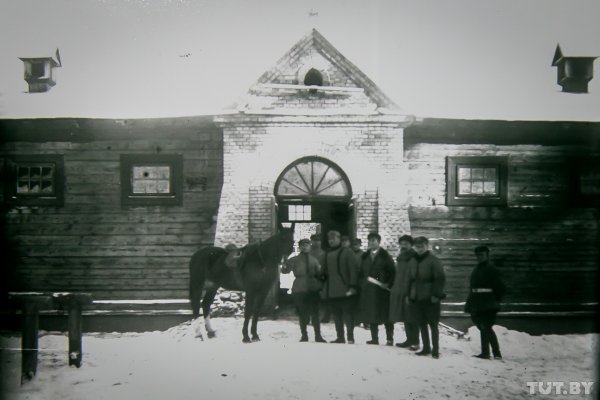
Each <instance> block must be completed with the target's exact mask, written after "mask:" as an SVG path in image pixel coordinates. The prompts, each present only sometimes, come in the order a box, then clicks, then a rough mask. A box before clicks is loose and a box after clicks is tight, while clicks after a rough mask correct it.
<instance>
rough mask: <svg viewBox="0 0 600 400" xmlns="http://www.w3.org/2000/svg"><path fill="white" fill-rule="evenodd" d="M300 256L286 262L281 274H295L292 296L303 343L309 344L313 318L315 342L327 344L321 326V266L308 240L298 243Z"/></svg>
mask: <svg viewBox="0 0 600 400" xmlns="http://www.w3.org/2000/svg"><path fill="white" fill-rule="evenodd" d="M298 246H299V247H300V254H298V255H297V256H294V257H292V258H290V259H289V260H287V261H286V263H285V264H284V265H283V266H282V267H281V273H283V274H288V273H290V271H292V272H293V273H294V277H295V278H296V279H294V284H293V285H292V296H293V297H294V302H295V303H296V307H298V314H299V317H300V333H301V335H302V336H301V338H300V341H301V342H308V332H307V326H308V323H309V320H310V318H311V316H312V319H313V321H314V323H313V328H314V330H315V342H322V343H323V342H325V340H324V339H323V338H322V337H321V325H320V323H319V291H320V290H321V287H322V282H321V279H320V277H321V264H319V261H318V260H317V259H316V258H315V257H313V256H311V255H310V248H311V243H310V240H308V239H302V240H300V241H299V242H298Z"/></svg>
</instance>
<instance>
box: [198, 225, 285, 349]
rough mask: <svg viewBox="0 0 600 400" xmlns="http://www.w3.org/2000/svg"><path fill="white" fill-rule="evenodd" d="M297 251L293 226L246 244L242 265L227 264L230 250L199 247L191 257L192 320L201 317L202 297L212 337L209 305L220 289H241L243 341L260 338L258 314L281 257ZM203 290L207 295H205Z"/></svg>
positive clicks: (207, 324) (253, 340) (213, 333)
mask: <svg viewBox="0 0 600 400" xmlns="http://www.w3.org/2000/svg"><path fill="white" fill-rule="evenodd" d="M293 250H294V233H293V229H290V228H282V229H280V230H279V232H278V233H277V234H275V235H273V236H271V237H269V238H268V239H266V240H264V241H261V242H259V243H256V244H252V245H248V246H246V247H244V248H243V249H242V250H241V251H242V256H241V257H240V262H239V265H237V266H235V267H230V266H227V265H226V263H225V259H226V257H227V254H228V252H227V250H225V249H223V248H221V247H215V246H211V247H205V248H202V249H200V250H198V251H197V252H196V253H194V255H193V256H192V259H191V260H190V288H189V290H190V303H191V306H192V316H193V320H197V318H199V317H200V299H202V314H203V316H204V325H205V328H206V332H207V336H208V337H209V338H213V337H215V336H216V331H215V330H214V329H212V327H211V325H210V306H211V304H212V302H213V300H214V298H215V295H216V293H217V290H218V289H219V288H220V287H222V288H225V289H228V290H239V291H244V292H245V293H246V306H245V308H244V326H243V328H242V335H243V339H242V341H243V342H244V343H250V342H257V341H260V337H259V336H258V332H257V326H258V314H259V312H260V310H261V309H262V307H263V304H264V302H265V299H266V297H267V294H268V293H269V290H270V289H271V288H272V287H273V285H274V284H275V281H276V279H277V276H278V269H279V265H280V263H281V260H282V259H284V258H287V257H288V256H289V255H290V254H291V253H292V252H293ZM202 292H204V295H203V294H202ZM250 318H252V329H251V333H252V338H250V337H249V336H248V324H249V321H250Z"/></svg>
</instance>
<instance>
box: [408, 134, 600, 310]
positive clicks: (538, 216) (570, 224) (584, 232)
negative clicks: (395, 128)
mask: <svg viewBox="0 0 600 400" xmlns="http://www.w3.org/2000/svg"><path fill="white" fill-rule="evenodd" d="M488 155H489V156H492V155H493V156H496V155H499V156H508V157H509V167H508V206H506V207H447V206H445V196H446V157H449V156H488ZM591 155H595V156H597V155H598V150H597V149H596V150H592V149H590V147H589V146H585V145H546V146H544V145H531V144H529V145H516V144H513V145H510V144H507V145H491V144H441V143H416V142H414V141H413V142H409V143H406V144H405V151H404V159H405V161H406V162H407V164H408V176H409V185H408V193H409V203H410V204H411V207H410V220H411V229H412V234H413V236H420V235H423V236H426V237H429V238H431V239H432V240H431V244H432V248H433V249H434V250H433V251H434V253H435V254H437V255H438V256H439V257H440V258H441V260H442V261H443V263H444V266H445V270H446V273H447V278H448V282H447V291H448V298H447V299H446V301H447V302H461V301H464V300H465V298H466V296H467V292H468V279H469V275H470V273H471V271H472V268H473V267H474V266H475V264H476V262H475V259H474V255H473V249H474V247H475V246H477V245H480V244H486V245H488V246H489V247H490V248H491V249H492V259H493V261H494V262H495V263H496V265H497V266H498V267H499V268H500V270H501V271H502V274H503V277H504V280H505V282H506V284H507V286H508V293H507V296H506V301H507V302H513V303H520V302H524V303H538V302H542V303H554V302H556V303H582V302H597V300H598V294H597V283H598V267H599V259H600V255H599V250H598V248H599V246H598V245H599V239H600V234H599V232H600V228H599V215H598V210H597V209H594V208H581V207H574V206H571V205H570V195H571V194H570V193H569V168H570V165H569V160H570V159H571V157H587V156H591Z"/></svg>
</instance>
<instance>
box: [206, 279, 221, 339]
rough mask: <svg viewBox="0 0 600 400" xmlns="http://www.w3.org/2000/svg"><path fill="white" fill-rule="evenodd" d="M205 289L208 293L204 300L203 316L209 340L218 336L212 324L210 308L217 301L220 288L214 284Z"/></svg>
mask: <svg viewBox="0 0 600 400" xmlns="http://www.w3.org/2000/svg"><path fill="white" fill-rule="evenodd" d="M205 289H206V293H205V294H204V297H203V298H202V315H204V327H205V328H206V334H207V336H208V337H209V338H213V337H215V335H216V331H215V330H214V329H213V328H212V326H211V324H210V306H211V305H212V303H213V301H214V299H215V295H216V294H217V289H218V288H217V286H216V285H214V284H209V285H207V287H206V288H205Z"/></svg>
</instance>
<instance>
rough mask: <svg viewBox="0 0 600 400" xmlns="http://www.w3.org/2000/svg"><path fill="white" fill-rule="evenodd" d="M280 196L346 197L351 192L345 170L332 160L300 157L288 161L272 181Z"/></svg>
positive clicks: (307, 197) (304, 197)
mask: <svg viewBox="0 0 600 400" xmlns="http://www.w3.org/2000/svg"><path fill="white" fill-rule="evenodd" d="M275 195H276V196H278V197H281V198H302V199H310V200H314V199H316V198H329V199H332V200H333V199H339V200H348V199H349V198H350V197H351V195H352V189H351V187H350V182H349V181H348V177H347V176H346V174H345V173H344V172H343V171H342V170H341V169H340V168H339V167H338V166H337V165H335V164H334V163H332V162H331V161H328V160H325V159H321V158H302V159H300V160H297V161H295V162H294V163H292V164H290V165H289V166H288V167H287V168H286V169H285V170H284V171H283V173H282V174H281V175H280V176H279V178H278V179H277V182H276V183H275Z"/></svg>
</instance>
